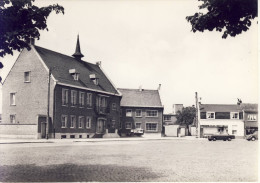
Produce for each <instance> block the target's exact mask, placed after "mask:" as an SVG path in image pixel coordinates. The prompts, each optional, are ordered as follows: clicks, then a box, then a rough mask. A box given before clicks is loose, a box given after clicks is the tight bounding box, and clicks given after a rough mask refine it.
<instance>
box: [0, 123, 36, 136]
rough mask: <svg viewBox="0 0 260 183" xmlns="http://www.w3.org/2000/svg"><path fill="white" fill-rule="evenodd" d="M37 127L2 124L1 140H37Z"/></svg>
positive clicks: (0, 129)
mask: <svg viewBox="0 0 260 183" xmlns="http://www.w3.org/2000/svg"><path fill="white" fill-rule="evenodd" d="M36 131H37V125H25V124H23V125H22V124H19V125H18V124H0V137H1V138H35V139H36V138H37V134H36Z"/></svg>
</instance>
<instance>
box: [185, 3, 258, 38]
mask: <svg viewBox="0 0 260 183" xmlns="http://www.w3.org/2000/svg"><path fill="white" fill-rule="evenodd" d="M199 1H202V2H203V3H202V5H200V6H199V9H201V10H206V11H207V13H205V14H204V13H201V12H197V13H195V14H194V15H193V16H187V17H186V19H187V21H188V22H190V23H191V25H192V31H193V32H196V31H200V32H203V31H204V30H209V31H212V30H214V29H215V30H216V31H219V32H221V31H224V32H223V35H222V38H224V39H225V38H227V36H228V35H230V36H233V37H235V36H236V35H238V34H241V33H242V32H243V31H247V30H248V29H249V27H250V26H251V20H253V19H254V18H255V17H257V0H199Z"/></svg>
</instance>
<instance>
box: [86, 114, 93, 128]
mask: <svg viewBox="0 0 260 183" xmlns="http://www.w3.org/2000/svg"><path fill="white" fill-rule="evenodd" d="M91 123H92V117H91V116H87V117H86V128H87V129H90V128H91Z"/></svg>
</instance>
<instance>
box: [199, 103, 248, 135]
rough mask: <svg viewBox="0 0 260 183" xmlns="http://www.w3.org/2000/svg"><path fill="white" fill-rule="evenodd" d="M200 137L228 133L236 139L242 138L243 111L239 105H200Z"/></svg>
mask: <svg viewBox="0 0 260 183" xmlns="http://www.w3.org/2000/svg"><path fill="white" fill-rule="evenodd" d="M199 131H200V137H207V136H208V135H210V134H216V133H228V134H232V135H235V136H236V138H242V137H243V136H244V118H243V109H242V108H241V106H240V105H232V104H231V105H225V104H200V119H199Z"/></svg>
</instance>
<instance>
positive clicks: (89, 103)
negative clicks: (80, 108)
mask: <svg viewBox="0 0 260 183" xmlns="http://www.w3.org/2000/svg"><path fill="white" fill-rule="evenodd" d="M87 107H88V108H91V107H92V93H87Z"/></svg>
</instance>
